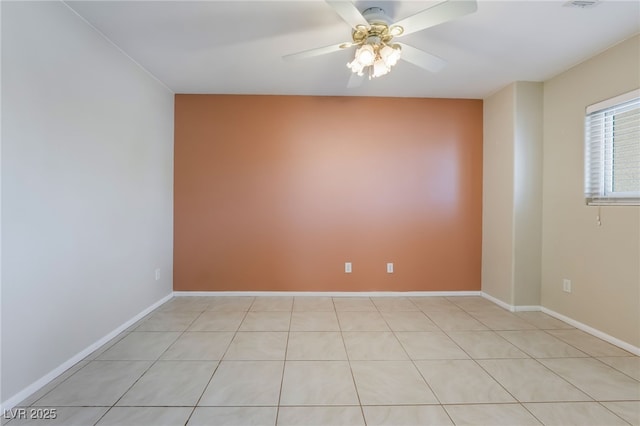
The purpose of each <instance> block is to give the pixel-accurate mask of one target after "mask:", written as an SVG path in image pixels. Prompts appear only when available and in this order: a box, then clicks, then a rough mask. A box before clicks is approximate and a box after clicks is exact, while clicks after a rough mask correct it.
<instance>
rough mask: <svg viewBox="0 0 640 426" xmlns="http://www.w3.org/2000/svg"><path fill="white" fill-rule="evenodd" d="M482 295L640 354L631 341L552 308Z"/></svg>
mask: <svg viewBox="0 0 640 426" xmlns="http://www.w3.org/2000/svg"><path fill="white" fill-rule="evenodd" d="M482 297H484V298H485V299H487V300H490V301H491V302H493V303H495V304H496V305H498V306H500V307H502V308H504V309H506V310H508V311H511V312H535V311H542V312H544V313H545V314H547V315H550V316H552V317H554V318H556V319H559V320H560V321H563V322H566V323H567V324H569V325H571V326H573V327H575V328H577V329H578V330H582V331H584V332H585V333H589V334H591V335H592V336H595V337H597V338H599V339H602V340H604V341H605V342H609V343H611V344H612V345H614V346H617V347H619V348H621V349H624V350H625V351H628V352H631V353H632V354H634V355H639V356H640V348H638V347H637V346H633V345H632V344H630V343H627V342H625V341H622V340H620V339H618V338H616V337H613V336H611V335H609V334H607V333H604V332H602V331H600V330H597V329H595V328H593V327H590V326H588V325H586V324H583V323H581V322H580V321H576V320H574V319H573V318H569V317H567V316H564V315H562V314H559V313H557V312H555V311H552V310H551V309H547V308H545V307H544V306H524V305H520V306H517V305H516V306H513V305H510V304H508V303H506V302H503V301H502V300H500V299H498V298H495V297H493V296H491V295H490V294H487V293H485V292H482Z"/></svg>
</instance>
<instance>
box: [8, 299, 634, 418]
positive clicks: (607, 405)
mask: <svg viewBox="0 0 640 426" xmlns="http://www.w3.org/2000/svg"><path fill="white" fill-rule="evenodd" d="M20 407H32V408H44V407H50V408H55V409H56V411H57V419H56V420H53V421H52V420H50V421H44V420H33V421H32V423H29V422H28V421H26V420H18V419H14V420H10V421H8V422H7V421H6V420H5V421H3V424H8V425H9V426H19V425H25V424H35V425H42V426H49V425H82V426H85V425H98V426H105V425H126V426H134V425H145V426H146V425H150V426H151V425H153V426H160V425H185V424H187V425H190V426H194V425H207V426H214V425H275V424H277V425H305V426H310V425H393V426H401V425H431V424H433V425H453V424H455V425H539V424H544V425H562V426H564V425H600V426H605V425H629V424H632V425H640V358H639V357H637V356H633V355H632V354H630V353H628V352H626V351H624V350H622V349H620V348H618V347H615V346H613V345H610V344H609V343H606V342H604V341H602V340H600V339H597V338H595V337H593V336H591V335H588V334H585V333H583V332H582V331H580V330H577V329H575V328H573V327H571V326H569V325H567V324H565V323H563V322H561V321H558V320H556V319H554V318H552V317H550V316H547V315H545V314H543V313H540V312H523V313H517V314H513V313H510V312H507V311H505V310H504V309H502V308H500V307H498V306H496V305H494V304H493V303H491V302H489V301H487V300H485V299H482V298H480V297H423V298H420V297H415V298H414V297H409V298H405V297H388V298H387V297H384V298H382V297H381V298H367V297H345V298H330V297H279V296H272V297H181V298H174V299H172V300H171V301H169V302H168V303H166V304H165V305H163V306H161V307H160V308H158V309H157V310H156V311H154V312H153V313H151V314H150V315H148V316H147V317H146V318H144V319H143V320H141V321H140V322H139V323H137V324H135V325H134V326H132V327H130V328H129V329H128V330H127V331H126V332H124V333H122V334H121V335H119V336H118V337H116V338H115V339H113V340H112V341H111V342H109V343H108V344H106V345H104V346H103V347H102V348H100V349H99V350H97V351H96V352H95V353H93V354H92V355H91V356H89V357H87V359H85V360H83V361H82V362H80V363H78V364H77V365H76V366H74V367H73V368H71V369H70V370H69V371H67V372H65V373H64V374H63V375H61V376H60V377H59V378H57V379H56V380H54V381H53V382H52V383H50V384H49V385H47V386H46V387H45V388H43V389H42V390H40V391H39V392H37V393H36V394H35V395H33V396H31V397H30V398H28V399H27V400H26V401H24V402H23V403H22V404H21V405H20Z"/></svg>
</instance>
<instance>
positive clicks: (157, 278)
mask: <svg viewBox="0 0 640 426" xmlns="http://www.w3.org/2000/svg"><path fill="white" fill-rule="evenodd" d="M159 279H160V269H156V281H158V280H159Z"/></svg>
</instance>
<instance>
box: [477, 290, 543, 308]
mask: <svg viewBox="0 0 640 426" xmlns="http://www.w3.org/2000/svg"><path fill="white" fill-rule="evenodd" d="M482 297H484V298H485V299H487V300H489V301H491V302H493V303H495V304H496V305H498V306H500V307H501V308H504V309H506V310H507V311H510V312H535V311H540V309H541V308H540V306H538V305H510V304H508V303H506V302H503V301H502V300H500V299H498V298H497V297H493V296H492V295H490V294H487V293H485V292H484V291H483V292H482Z"/></svg>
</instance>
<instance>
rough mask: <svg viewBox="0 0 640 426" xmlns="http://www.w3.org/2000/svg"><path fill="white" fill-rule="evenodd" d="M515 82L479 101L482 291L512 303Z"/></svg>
mask: <svg viewBox="0 0 640 426" xmlns="http://www.w3.org/2000/svg"><path fill="white" fill-rule="evenodd" d="M514 102H515V85H513V84H510V85H509V86H507V87H505V88H504V89H502V90H500V91H499V92H498V93H496V94H494V95H493V96H490V97H489V98H487V99H485V100H484V103H483V120H484V123H483V141H482V149H483V152H482V161H483V164H482V291H483V292H485V293H487V294H489V295H491V296H493V297H495V298H497V299H499V300H502V301H503V302H505V303H507V304H509V305H513V243H514V242H513V226H514V223H513V221H514V219H513V191H514V183H513V173H514V171H513V167H514V162H513V159H514V144H513V138H514V134H515V108H514Z"/></svg>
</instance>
